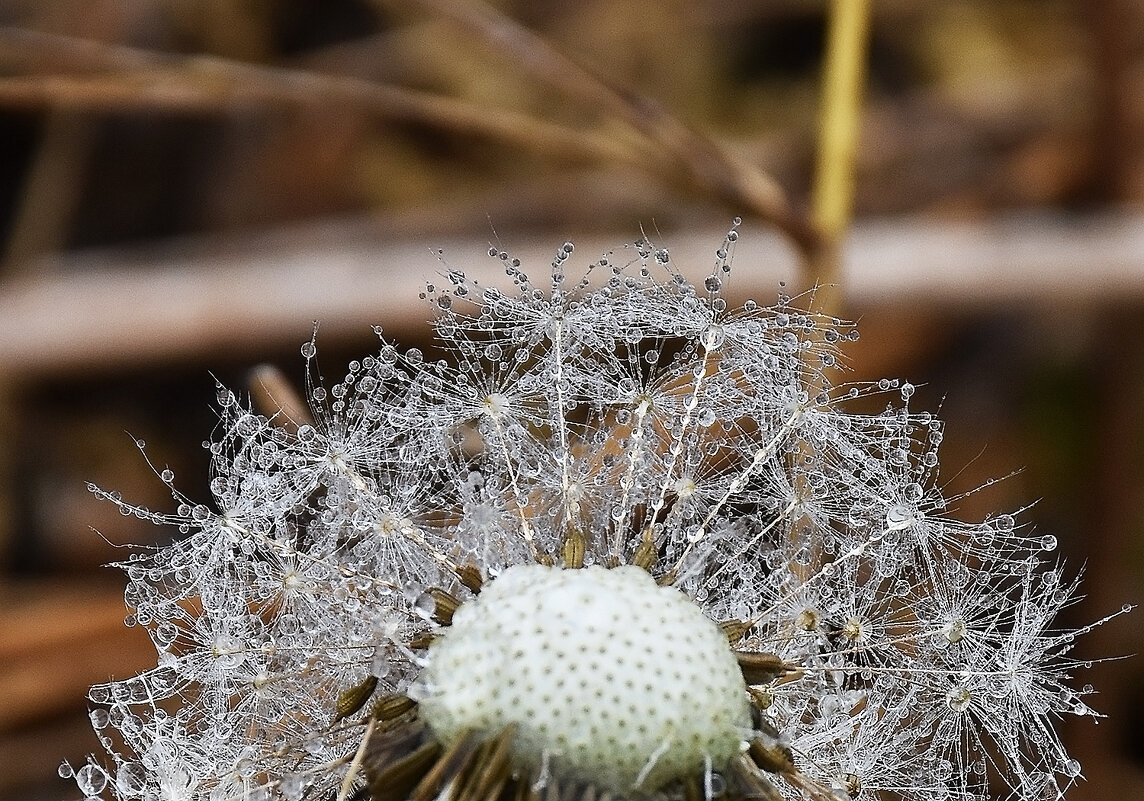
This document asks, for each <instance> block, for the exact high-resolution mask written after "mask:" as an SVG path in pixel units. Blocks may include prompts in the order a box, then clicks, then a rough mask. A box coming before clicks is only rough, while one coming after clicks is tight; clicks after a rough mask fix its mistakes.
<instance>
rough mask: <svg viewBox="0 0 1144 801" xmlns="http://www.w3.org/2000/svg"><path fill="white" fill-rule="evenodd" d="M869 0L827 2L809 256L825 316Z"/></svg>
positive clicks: (843, 217) (831, 309) (846, 194)
mask: <svg viewBox="0 0 1144 801" xmlns="http://www.w3.org/2000/svg"><path fill="white" fill-rule="evenodd" d="M870 6H871V0H831V3H830V21H829V29H828V32H827V42H826V63H825V66H824V74H823V87H822V110H821V112H820V116H819V131H818V136H819V141H818V160H817V164H816V165H815V176H814V193H813V198H812V209H811V215H812V219H813V222H814V226H815V229H816V230H817V231H818V232H819V234H820V235H821V237H822V240H821V244H820V246H819V248H818V249H817V251H818V252H817V253H815V254H814V255H813V256H812V258H811V264H810V267H811V275H812V277H813V278H814V280H815V282H816V283H817V284H818V285H819V286H820V289H819V294H818V299H817V300H818V302H817V304H816V305H817V306H818V308H819V310H820V311H822V312H823V313H825V314H837V313H838V312H839V311H840V307H841V299H842V293H841V278H842V276H841V266H842V263H841V258H840V250H841V243H842V238H843V237H844V236H845V233H846V229H847V227H848V226H849V224H850V216H851V213H852V208H853V202H854V161H855V152H856V150H857V144H858V126H859V121H860V116H861V110H862V86H863V83H864V81H865V72H866V69H865V68H866V42H867V38H868V33H869V23H870Z"/></svg>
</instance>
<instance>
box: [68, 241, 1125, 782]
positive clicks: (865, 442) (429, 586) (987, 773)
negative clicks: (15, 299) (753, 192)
mask: <svg viewBox="0 0 1144 801" xmlns="http://www.w3.org/2000/svg"><path fill="white" fill-rule="evenodd" d="M736 239H737V232H734V231H733V232H732V233H731V234H729V235H728V236H727V238H726V240H725V241H724V242H723V244H722V246H721V247H719V248H718V250H717V252H716V263H715V265H714V267H713V268H712V269H711V271H710V272H709V273H708V274H707V278H706V279H705V280H701V281H700V282H699V284H698V285H692V284H691V283H690V282H689V281H688V280H686V279H685V278H684V277H683V276H682V275H681V274H680V273H679V272H677V271H676V268H675V265H674V263H673V260H672V258H671V257H669V255H668V254H667V251H666V250H664V249H662V248H658V247H655V246H653V245H652V244H650V243H648V242H646V241H644V240H641V241H640V242H638V243H636V245H635V246H634V247H633V248H631V249H629V250H627V251H618V252H617V253H612V254H606V255H604V256H602V257H601V258H599V259H598V260H597V261H596V262H594V263H591V264H588V265H587V266H585V267H584V269H583V275H584V277H583V278H581V279H579V280H577V279H576V278H575V277H574V275H575V273H574V270H575V269H576V262H577V259H578V258H579V257H578V256H576V255H574V253H575V252H574V249H573V248H572V247H571V245H570V244H566V245H563V246H561V247H559V248H557V250H556V254H555V256H554V259H553V262H552V265H551V269H550V273H549V275H548V276H546V277H545V280H543V281H539V282H535V283H534V282H533V281H532V280H531V279H530V278H529V277H528V275H527V274H526V273H525V272H524V269H523V268H522V265H521V264H520V263H519V262H518V261H517V260H515V259H513V258H511V257H510V256H509V255H508V254H506V253H503V252H502V251H500V250H498V249H496V248H494V249H492V250H491V251H490V255H491V256H492V258H493V259H494V260H495V262H496V263H498V264H500V265H502V266H503V269H504V272H505V278H506V282H505V286H506V287H509V288H505V289H500V288H495V287H491V286H484V285H482V284H479V283H477V282H476V281H474V280H472V279H471V278H469V277H468V276H467V275H465V274H464V273H463V272H461V271H459V270H450V271H449V273H448V274H447V275H446V276H445V278H444V280H443V281H442V282H441V285H440V286H433V287H429V288H427V290H426V292H425V298H426V302H427V303H429V304H430V305H431V308H433V309H434V310H435V313H436V314H437V315H438V317H437V322H436V324H435V331H436V334H437V338H438V341H437V343H436V347H435V348H434V349H433V350H429V349H426V350H420V349H410V350H405V351H402V350H401V349H400V348H398V347H397V346H396V345H395V344H393V343H391V342H389V341H387V340H385V339H384V338H382V340H381V342H380V345H379V349H378V351H377V353H376V354H374V355H372V356H368V357H365V358H363V359H361V360H359V361H354V362H352V363H351V364H350V365H349V367H348V369H347V370H346V373H345V376H344V377H343V378H342V380H341V381H339V382H338V383H336V384H333V385H332V386H326V385H324V384H322V383H321V382H320V381H318V380H317V379H313V378H312V379H311V382H310V385H309V386H308V388H307V395H308V399H309V401H310V406H311V409H312V413H313V418H314V419H313V420H312V421H309V422H306V423H305V424H302V425H300V426H299V427H298V428H297V430H296V431H295V432H292V431H291V430H288V429H287V428H285V427H283V426H282V425H281V421H279V420H277V419H276V418H274V417H267V416H263V415H260V414H257V413H256V412H254V411H252V410H250V409H247V408H245V406H244V405H243V403H242V402H241V401H240V400H239V399H238V398H237V396H236V395H235V394H234V393H232V392H230V391H228V390H225V389H223V388H220V389H219V393H218V401H219V404H220V409H219V426H218V431H217V432H216V435H215V437H214V438H213V439H212V440H210V441H208V442H207V443H206V447H207V448H208V451H209V454H210V458H211V471H212V475H211V481H210V490H211V495H212V497H211V498H210V499H209V500H208V501H206V502H204V501H202V500H197V499H191V498H188V497H186V496H184V495H183V494H182V493H181V492H180V491H179V490H178V489H177V488H176V487H175V486H174V477H173V476H170V475H168V474H167V471H166V470H164V471H161V472H160V471H159V470H156V476H157V478H158V479H159V480H160V481H161V482H162V483H163V484H164V485H165V486H167V487H168V488H169V489H170V491H171V493H172V496H173V500H174V504H173V505H174V507H175V511H174V512H172V513H164V512H157V511H152V510H146V509H142V508H139V507H135V506H133V505H131V504H130V503H129V502H127V501H125V500H124V499H123V498H121V497H120V496H119V495H118V494H116V493H114V492H106V491H103V490H99V489H95V490H93V491H95V492H96V493H97V494H98V495H100V496H101V497H103V498H105V499H106V500H107V501H108V502H110V503H113V504H115V505H117V506H118V507H119V508H120V509H121V510H123V511H124V512H125V513H127V514H135V515H138V516H140V517H144V518H146V519H150V520H153V521H154V522H156V523H159V524H163V525H169V526H171V527H173V528H175V529H177V530H178V531H179V532H180V533H181V534H182V535H183V536H182V538H180V539H179V540H178V541H176V542H174V543H172V544H171V545H169V546H166V547H164V548H161V549H156V550H140V551H139V552H137V553H134V554H133V555H131V556H130V557H129V558H128V559H126V560H125V561H124V562H123V563H122V565H121V567H122V568H123V569H124V571H125V573H126V576H127V588H126V591H125V595H124V598H125V601H126V603H127V605H128V606H129V607H130V615H129V620H130V621H131V623H133V624H135V625H140V626H142V627H144V628H146V630H147V631H148V633H149V634H150V636H151V639H152V641H153V642H154V645H155V648H156V652H157V660H156V666H155V667H154V668H152V669H151V670H148V671H145V672H144V673H142V674H140V675H139V676H135V677H131V678H127V679H123V680H120V681H114V682H108V683H106V684H101V685H97V686H96V687H93V688H92V689H91V691H90V693H89V696H88V697H89V699H90V701H91V702H92V704H93V705H94V709H93V711H92V723H93V726H94V727H95V729H96V731H97V732H98V733H99V736H100V737H101V738H102V742H103V743H104V745H105V747H106V749H107V750H108V755H109V756H108V760H109V761H108V764H106V765H103V764H100V763H99V762H98V761H97V760H95V759H94V758H93V759H91V760H89V761H88V763H87V764H85V765H84V766H82V767H80V768H78V769H76V770H73V769H72V768H71V767H70V766H65V768H66V769H65V768H61V775H65V774H66V775H67V776H69V777H70V778H71V779H72V780H73V781H75V782H76V783H77V785H78V786H79V789H80V790H82V791H83V792H84V794H85V796H86V797H89V798H95V797H103V798H111V797H115V798H118V799H120V801H136V800H137V799H138V800H139V801H159V800H160V799H179V800H180V801H229V800H230V799H237V798H259V799H265V800H266V801H271V800H272V799H273V800H276V799H282V800H283V801H304V799H318V798H336V797H338V796H339V794H341V795H343V796H344V795H346V794H348V793H349V792H350V791H353V792H356V793H359V796H358V797H365V796H366V795H373V794H376V795H377V796H378V797H379V798H382V797H384V798H385V799H403V798H406V797H409V796H411V795H412V796H413V797H417V798H430V797H441V798H442V801H457V799H460V798H463V797H482V798H484V797H489V798H495V797H498V796H504V797H508V796H509V795H513V794H515V795H516V796H518V797H520V798H526V797H529V796H530V795H531V794H533V793H539V792H540V790H541V789H544V788H546V787H550V788H552V791H553V792H555V793H563V792H564V791H565V790H567V791H568V792H569V793H571V792H584V793H588V792H593V793H608V794H612V795H613V796H616V797H620V798H640V799H643V798H647V799H650V800H651V801H665V800H666V799H671V798H678V797H688V798H694V797H697V794H703V793H707V794H708V795H714V794H715V793H716V792H718V793H720V794H722V796H723V797H724V798H726V799H727V801H741V800H742V799H747V798H764V799H767V801H774V800H775V799H782V800H783V801H794V799H803V798H811V799H814V801H828V800H829V801H835V799H838V798H854V799H859V798H860V799H864V800H865V801H874V800H875V799H891V798H892V799H895V801H898V800H899V799H900V800H901V801H923V800H924V801H931V800H933V801H979V800H980V799H984V798H987V797H991V794H993V793H994V791H995V790H996V789H997V788H999V787H1000V788H1005V792H1006V793H1007V794H1008V797H1011V798H1013V799H1024V800H1026V801H1033V799H1041V798H1044V797H1048V796H1046V795H1045V794H1046V793H1052V794H1055V793H1058V792H1063V790H1064V789H1067V787H1068V786H1069V785H1070V784H1071V783H1073V782H1074V781H1076V780H1077V778H1078V777H1079V776H1080V775H1081V768H1080V766H1079V764H1077V763H1076V762H1075V760H1073V759H1072V758H1071V756H1070V755H1069V754H1068V753H1067V751H1066V749H1065V748H1064V746H1063V744H1062V743H1061V741H1060V739H1059V737H1058V735H1057V733H1056V731H1055V728H1054V725H1055V722H1056V720H1057V719H1058V718H1059V717H1060V716H1061V715H1063V714H1070V715H1083V716H1095V715H1096V712H1095V711H1093V710H1092V709H1091V708H1090V707H1089V706H1088V705H1087V704H1086V703H1084V701H1082V700H1081V696H1083V695H1086V694H1087V693H1089V692H1091V688H1088V687H1087V686H1086V687H1082V688H1081V689H1079V690H1078V689H1074V687H1075V684H1074V681H1075V677H1074V674H1075V673H1076V672H1077V671H1079V670H1080V669H1082V668H1083V667H1084V665H1078V664H1077V663H1075V662H1074V661H1072V660H1071V659H1070V657H1069V656H1068V654H1069V650H1070V649H1071V647H1072V646H1073V644H1074V641H1075V637H1076V634H1077V632H1073V631H1067V630H1065V631H1061V630H1057V629H1055V628H1053V626H1054V622H1053V621H1054V618H1055V616H1056V614H1057V613H1058V612H1059V611H1060V610H1061V609H1062V608H1063V607H1064V606H1066V605H1067V604H1068V603H1070V601H1071V600H1072V599H1073V598H1074V597H1075V595H1076V582H1075V581H1074V580H1069V579H1067V578H1066V577H1065V575H1064V572H1063V570H1062V568H1061V566H1060V564H1059V563H1052V562H1047V561H1046V559H1047V556H1046V554H1048V553H1050V552H1051V551H1052V550H1053V548H1054V547H1055V545H1056V542H1055V538H1053V537H1051V536H1048V535H1039V534H1036V533H1034V532H1032V531H1029V530H1028V527H1027V526H1026V525H1024V524H1021V523H1018V521H1016V520H1015V519H1014V518H1013V517H1011V516H1009V515H1004V514H1001V515H997V516H994V517H993V518H991V519H988V520H985V521H981V522H978V523H971V522H969V523H967V522H963V521H958V520H955V519H953V518H951V517H949V516H948V509H947V503H946V501H945V500H944V499H943V498H942V496H941V491H940V487H939V485H938V481H937V471H938V457H937V450H936V449H937V447H938V446H939V444H940V443H941V441H942V438H943V437H944V435H945V434H944V430H943V429H942V425H941V422H940V421H939V420H937V419H935V418H934V416H933V415H932V414H930V413H928V412H924V411H916V410H914V409H912V408H911V407H910V403H911V402H912V400H913V398H914V394H915V393H914V387H913V385H911V384H905V383H901V382H898V381H895V380H892V379H886V380H884V381H880V382H875V383H872V384H865V383H845V382H844V379H845V374H844V373H843V372H842V368H841V366H840V365H842V364H843V362H844V354H843V353H842V350H841V349H842V347H843V346H844V345H845V344H846V343H848V342H850V341H853V340H854V339H855V338H856V331H854V329H853V328H852V327H850V326H847V325H845V324H843V323H841V322H839V321H837V320H833V319H827V318H823V317H820V316H818V315H815V314H811V313H808V312H805V311H801V310H799V309H797V308H795V307H794V305H793V304H792V302H791V301H790V300H789V299H788V298H783V297H780V300H779V303H778V304H777V305H775V306H773V307H766V306H764V305H761V304H759V303H756V302H753V301H752V302H749V303H747V304H745V305H744V306H743V307H742V308H739V309H731V308H729V304H728V303H727V300H726V297H725V296H724V292H725V289H726V287H727V286H728V285H729V283H730V282H729V280H728V277H729V276H730V274H731V265H730V258H731V254H732V251H733V249H734V242H735V240H736ZM570 276H571V277H570ZM510 285H511V286H510ZM379 336H380V333H379ZM302 355H303V356H304V357H305V358H306V360H307V362H308V363H309V364H310V365H311V368H312V369H316V368H314V360H315V359H316V358H317V348H316V344H315V341H314V340H311V341H310V342H308V343H306V345H304V346H303V348H302ZM863 396H882V397H883V399H884V400H886V401H888V403H887V406H886V408H885V409H884V411H882V412H881V413H878V414H874V415H869V414H864V413H859V412H855V411H853V410H852V409H851V408H850V404H851V401H852V400H853V399H855V398H861V397H863ZM1123 611H1128V610H1127V609H1126V610H1123ZM1112 616H1115V615H1112ZM1112 616H1110V617H1112ZM1107 619H1108V618H1106V619H1105V620H1107ZM1101 622H1104V621H1098V623H1097V624H1094V625H1099V624H1100V623H1101ZM1091 628H1092V626H1089V627H1086V628H1085V629H1083V630H1082V633H1083V631H1087V630H1089V629H1091ZM1052 797H1056V795H1052Z"/></svg>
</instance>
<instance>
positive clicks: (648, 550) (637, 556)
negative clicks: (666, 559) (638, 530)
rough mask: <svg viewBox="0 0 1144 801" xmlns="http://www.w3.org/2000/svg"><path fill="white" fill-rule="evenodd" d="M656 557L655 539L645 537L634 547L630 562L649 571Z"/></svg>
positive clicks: (653, 565) (657, 555)
mask: <svg viewBox="0 0 1144 801" xmlns="http://www.w3.org/2000/svg"><path fill="white" fill-rule="evenodd" d="M658 557H659V553H658V552H657V551H656V547H655V541H654V540H652V539H650V538H648V537H645V538H644V539H643V540H641V541H640V544H639V545H638V546H637V547H636V552H635V553H634V554H632V564H633V565H635V566H636V567H642V568H643V569H644V570H646V571H647V572H649V573H650V572H651V571H652V568H653V567H655V560H656V559H657V558H658Z"/></svg>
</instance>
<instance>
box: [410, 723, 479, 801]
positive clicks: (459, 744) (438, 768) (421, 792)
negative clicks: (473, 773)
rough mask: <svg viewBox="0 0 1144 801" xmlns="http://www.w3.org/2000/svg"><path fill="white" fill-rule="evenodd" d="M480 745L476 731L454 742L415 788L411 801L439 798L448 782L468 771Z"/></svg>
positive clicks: (463, 735)
mask: <svg viewBox="0 0 1144 801" xmlns="http://www.w3.org/2000/svg"><path fill="white" fill-rule="evenodd" d="M479 745H480V742H479V740H478V738H477V733H476V732H474V731H467V732H465V733H464V734H462V735H461V736H460V737H458V738H457V739H456V740H454V741H453V744H452V745H450V746H449V747H448V748H447V749H445V753H443V754H441V757H440V759H438V760H437V763H436V764H435V765H433V767H432V769H430V770H429V772H428V773H426V774H425V776H424V777H423V778H422V779H421V781H420V783H418V785H417V786H416V787H414V788H413V791H412V792H411V793H410V795H409V801H432V799H435V798H437V796H438V795H440V793H441V789H442V788H443V787H444V786H445V785H446V784H447V783H448V782H451V781H453V779H454V778H456V777H457V776H458V775H459V774H461V773H464V772H465V771H466V770H467V769H468V767H469V763H470V762H471V761H472V759H473V757H474V755H475V754H476V752H477V749H478V747H479Z"/></svg>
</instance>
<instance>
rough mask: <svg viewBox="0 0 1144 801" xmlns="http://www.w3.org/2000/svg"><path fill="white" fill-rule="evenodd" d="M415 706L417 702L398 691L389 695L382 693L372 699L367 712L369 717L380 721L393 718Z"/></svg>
mask: <svg viewBox="0 0 1144 801" xmlns="http://www.w3.org/2000/svg"><path fill="white" fill-rule="evenodd" d="M415 706H417V702H416V701H414V700H413V699H411V698H409V697H407V696H404V695H400V694H398V693H393V694H391V695H383V696H382V697H381V698H378V699H377V700H376V701H374V702H373V707H372V708H371V709H370V711H369V714H370V716H371V717H374V718H377V719H378V720H381V721H388V720H394V719H396V718H398V717H399V716H401V715H404V714H405V713H406V712H408V711H409V710H411V709H413V708H414V707H415Z"/></svg>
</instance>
